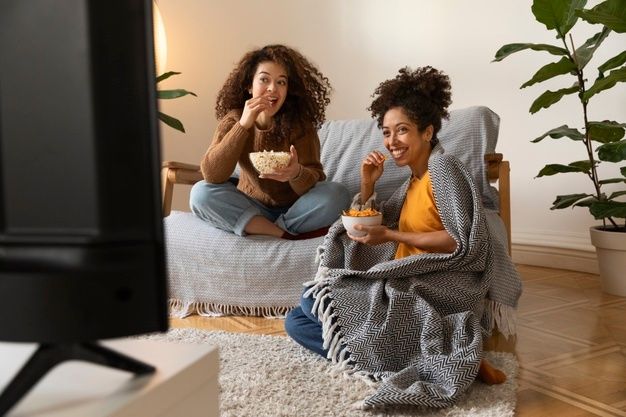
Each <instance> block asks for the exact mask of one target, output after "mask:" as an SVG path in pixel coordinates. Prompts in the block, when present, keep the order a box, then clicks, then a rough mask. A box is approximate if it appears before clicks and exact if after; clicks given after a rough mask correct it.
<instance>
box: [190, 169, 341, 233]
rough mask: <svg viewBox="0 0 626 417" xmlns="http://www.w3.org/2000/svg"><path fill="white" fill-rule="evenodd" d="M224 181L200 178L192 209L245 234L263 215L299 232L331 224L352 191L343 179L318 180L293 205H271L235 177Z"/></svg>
mask: <svg viewBox="0 0 626 417" xmlns="http://www.w3.org/2000/svg"><path fill="white" fill-rule="evenodd" d="M231 180H232V181H226V182H225V183H222V184H210V183H207V182H206V181H199V182H197V183H196V184H195V185H194V186H193V187H192V189H191V194H190V197H189V205H190V206H191V211H192V212H193V213H194V214H195V215H196V216H198V217H200V218H201V219H202V220H205V221H207V222H209V223H211V224H212V225H213V226H215V227H217V228H218V229H222V230H226V231H229V232H233V233H235V234H237V235H239V236H244V235H245V234H246V232H245V231H244V229H245V227H246V225H247V224H248V222H250V220H251V219H252V217H254V216H263V217H265V218H267V219H269V220H270V221H272V222H274V223H275V224H276V225H277V226H278V227H280V228H281V229H283V230H285V231H287V232H289V233H291V234H294V235H297V234H299V233H304V232H310V231H312V230H317V229H320V228H322V227H326V226H330V225H331V224H333V223H334V222H335V220H337V219H338V218H339V216H340V215H341V211H342V210H345V209H347V208H348V207H349V206H350V200H351V197H350V193H349V192H348V189H347V188H346V187H345V186H344V185H342V184H339V183H336V182H330V181H324V182H318V183H317V184H316V185H315V186H314V187H313V188H311V189H310V190H309V191H308V192H307V193H305V194H303V195H301V196H300V198H298V199H297V200H296V202H295V203H293V204H292V205H291V206H290V207H279V208H270V207H266V206H265V205H263V204H261V203H260V202H258V201H257V200H255V199H253V198H251V197H249V196H247V195H246V194H244V193H242V192H241V191H239V190H238V189H237V186H236V185H235V184H236V182H235V181H234V179H231Z"/></svg>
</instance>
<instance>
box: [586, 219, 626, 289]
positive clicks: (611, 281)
mask: <svg viewBox="0 0 626 417" xmlns="http://www.w3.org/2000/svg"><path fill="white" fill-rule="evenodd" d="M589 233H590V235H591V244H592V245H593V246H595V247H596V254H597V255H598V266H599V267H600V282H601V284H602V290H603V291H604V292H607V293H609V294H614V295H619V296H621V297H626V233H624V232H612V231H606V230H602V229H601V228H600V226H593V227H591V228H590V229H589Z"/></svg>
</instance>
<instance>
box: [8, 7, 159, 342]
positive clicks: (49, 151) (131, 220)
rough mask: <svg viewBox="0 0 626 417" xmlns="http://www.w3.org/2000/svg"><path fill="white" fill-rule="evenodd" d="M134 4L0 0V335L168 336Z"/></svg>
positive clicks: (155, 176)
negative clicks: (165, 333)
mask: <svg viewBox="0 0 626 417" xmlns="http://www.w3.org/2000/svg"><path fill="white" fill-rule="evenodd" d="M151 6H152V5H151V2H150V1H145V0H114V1H102V0H2V1H0V294H1V296H2V300H1V301H0V340H2V341H13V342H39V343H66V342H81V341H93V340H97V339H106V338H113V337H121V336H127V335H133V334H139V333H145V332H152V331H163V330H165V329H167V304H166V279H165V265H164V262H165V261H164V248H163V230H162V218H161V205H160V176H159V165H160V156H159V153H160V148H159V146H160V145H159V135H158V125H157V101H156V91H155V69H154V56H153V55H154V52H153V35H152V33H153V32H152V7H151Z"/></svg>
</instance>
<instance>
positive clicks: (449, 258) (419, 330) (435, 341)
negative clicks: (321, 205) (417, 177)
mask: <svg viewBox="0 0 626 417" xmlns="http://www.w3.org/2000/svg"><path fill="white" fill-rule="evenodd" d="M429 170H430V173H431V179H432V184H433V191H434V195H435V200H436V204H437V208H438V209H439V214H440V216H441V220H442V222H443V224H444V227H445V228H446V230H447V231H448V232H449V233H450V234H451V235H452V236H453V237H454V239H455V240H456V242H457V249H456V251H455V252H454V253H452V254H442V253H427V254H422V255H416V256H409V257H406V258H403V259H398V260H394V259H393V257H394V253H395V250H396V245H397V244H396V243H394V242H388V243H385V244H381V245H376V246H368V245H363V244H359V243H357V242H354V241H353V240H351V239H350V238H348V237H347V235H346V233H345V229H344V228H343V225H342V224H341V222H340V221H338V222H337V223H335V224H334V225H333V226H332V227H331V229H330V230H329V233H328V235H327V236H326V238H325V239H324V243H323V245H322V247H320V249H319V256H320V267H319V270H318V274H317V276H316V279H315V281H312V282H308V283H306V284H305V285H309V286H311V288H310V289H309V291H308V294H313V296H314V298H315V300H316V302H315V305H314V308H313V310H314V311H313V312H314V314H316V316H317V317H318V318H320V320H321V322H322V325H323V338H324V347H325V349H328V350H329V354H328V355H329V358H330V359H332V361H333V362H334V363H336V364H337V365H338V366H339V368H340V369H342V370H345V371H347V372H349V373H354V374H357V375H361V376H365V377H368V378H370V379H372V380H374V381H377V382H380V384H378V389H377V391H376V393H375V394H373V395H372V396H370V397H368V398H366V399H365V405H366V406H384V405H399V404H411V405H421V406H428V407H445V406H448V405H451V404H452V403H453V402H454V401H455V400H456V399H457V398H458V397H459V395H461V394H462V393H463V392H464V391H465V390H466V389H467V387H468V386H469V385H470V384H471V383H472V382H473V381H474V379H475V377H476V374H477V372H478V367H479V364H480V360H481V357H482V337H483V332H485V331H489V330H490V329H489V328H488V327H489V323H492V322H493V319H492V318H493V317H494V316H497V315H498V314H499V316H502V315H503V314H504V315H507V314H509V313H510V311H509V310H508V309H511V311H512V309H514V308H515V306H516V303H517V297H518V296H519V291H515V290H511V289H510V288H507V286H508V285H510V286H511V287H512V288H515V287H517V288H519V277H518V276H513V275H514V274H515V273H514V272H511V271H515V268H514V267H513V266H512V264H511V260H510V258H509V257H508V255H506V254H504V255H503V254H502V252H501V251H497V250H495V249H494V245H492V239H491V237H490V231H489V226H488V224H487V221H486V219H485V213H484V211H483V208H482V203H481V200H480V196H479V194H478V192H477V190H476V187H475V186H474V183H473V181H472V179H471V177H470V174H469V173H468V171H467V170H466V169H465V168H464V166H463V165H462V163H461V162H459V161H458V160H457V159H456V158H454V157H451V156H446V155H439V154H433V155H432V156H431V159H430V161H429ZM408 183H409V181H408V180H407V182H406V183H405V184H404V185H403V186H402V187H401V188H400V189H399V190H397V192H396V193H395V194H393V195H392V197H391V198H390V199H389V200H388V201H387V202H385V203H384V204H381V205H380V207H379V209H380V211H382V213H383V223H384V224H385V225H387V226H389V227H391V228H397V226H398V219H399V217H400V210H401V209H402V205H403V202H404V198H405V196H406V190H407V187H408ZM498 263H505V264H506V263H509V264H510V265H508V266H506V267H505V268H504V270H505V271H508V272H507V273H510V274H512V276H509V277H502V276H499V277H496V276H495V275H497V274H501V273H502V271H503V268H502V267H496V265H497V264H498ZM507 281H511V282H512V283H513V284H502V283H503V282H507ZM494 283H496V285H495V286H496V288H493V286H494ZM498 287H502V288H498ZM492 293H493V294H496V298H497V297H500V298H499V299H497V300H491V301H490V302H489V303H486V302H485V300H486V297H488V294H492ZM485 306H487V307H488V308H487V309H489V310H490V311H491V312H490V313H486V312H485ZM494 306H495V307H494ZM494 312H499V313H498V314H494ZM503 312H504V313H503ZM505 321H506V322H507V323H508V324H509V325H511V324H512V322H513V318H512V317H508V320H503V321H502V322H503V323H504V322H505ZM481 322H482V324H483V325H482V326H481Z"/></svg>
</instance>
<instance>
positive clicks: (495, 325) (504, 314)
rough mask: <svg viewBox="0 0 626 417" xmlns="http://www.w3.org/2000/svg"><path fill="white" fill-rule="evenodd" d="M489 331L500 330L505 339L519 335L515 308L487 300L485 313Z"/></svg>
mask: <svg viewBox="0 0 626 417" xmlns="http://www.w3.org/2000/svg"><path fill="white" fill-rule="evenodd" d="M483 314H485V315H486V317H487V324H488V325H489V329H488V330H489V331H490V332H491V331H493V330H494V329H498V331H499V332H500V333H502V334H503V335H504V336H505V337H507V338H508V337H509V336H511V335H514V334H516V333H517V314H516V309H515V308H514V307H511V306H508V305H505V304H502V303H498V302H496V301H493V300H490V299H486V300H485V311H484V313H483Z"/></svg>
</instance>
